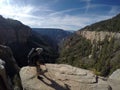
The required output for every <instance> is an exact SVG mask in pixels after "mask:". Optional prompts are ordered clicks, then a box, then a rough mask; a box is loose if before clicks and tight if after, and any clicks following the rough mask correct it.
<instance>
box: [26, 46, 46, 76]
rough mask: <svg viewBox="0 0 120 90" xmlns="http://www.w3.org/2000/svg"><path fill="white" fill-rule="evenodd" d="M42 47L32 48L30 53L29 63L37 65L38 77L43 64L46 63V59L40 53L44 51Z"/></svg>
mask: <svg viewBox="0 0 120 90" xmlns="http://www.w3.org/2000/svg"><path fill="white" fill-rule="evenodd" d="M42 51H43V49H42V48H32V49H31V51H30V52H29V54H28V64H29V65H30V66H36V69H37V77H38V76H39V75H40V73H41V71H42V70H41V68H40V66H41V65H44V60H43V59H42V56H41V55H40V54H41V53H42Z"/></svg>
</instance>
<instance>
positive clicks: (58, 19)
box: [0, 0, 116, 30]
mask: <svg viewBox="0 0 120 90" xmlns="http://www.w3.org/2000/svg"><path fill="white" fill-rule="evenodd" d="M54 1H55V2H57V1H58V0H54ZM82 1H85V2H88V4H89V3H90V1H91V0H82ZM98 6H99V5H98ZM94 7H97V5H88V6H87V7H81V8H72V9H67V10H62V11H57V12H56V11H54V10H52V9H50V8H49V7H46V6H44V5H41V6H39V7H38V6H37V7H36V6H33V5H30V4H28V5H23V6H21V5H17V4H10V2H9V0H7V1H5V0H0V14H1V15H3V16H4V17H7V18H8V17H9V18H14V19H17V20H20V21H22V22H23V23H24V24H26V25H29V26H31V27H40V28H42V27H44V28H47V27H48V28H50V27H51V28H62V29H65V30H78V29H80V28H82V27H84V26H86V25H89V24H92V23H94V22H96V21H100V20H103V19H106V18H108V17H110V16H105V15H102V16H99V15H97V14H96V15H92V14H89V15H87V14H85V15H84V14H83V15H82V14H81V15H69V14H67V13H68V12H72V11H75V10H85V9H86V12H87V11H88V9H90V8H94ZM100 7H101V6H100ZM115 10H116V8H112V9H111V11H110V12H111V13H112V12H115Z"/></svg>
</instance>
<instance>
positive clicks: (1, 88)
mask: <svg viewBox="0 0 120 90" xmlns="http://www.w3.org/2000/svg"><path fill="white" fill-rule="evenodd" d="M8 82H9V80H8V76H7V74H6V69H5V62H4V61H3V60H1V59H0V90H12V87H11V86H10V84H9V83H8Z"/></svg>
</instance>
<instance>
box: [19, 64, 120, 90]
mask: <svg viewBox="0 0 120 90" xmlns="http://www.w3.org/2000/svg"><path fill="white" fill-rule="evenodd" d="M41 68H42V72H41V78H40V79H38V78H37V73H36V68H35V67H34V66H33V67H32V66H26V67H23V68H22V69H21V70H20V77H21V80H22V85H23V88H24V90H119V88H120V81H115V80H114V81H113V80H112V79H106V78H104V77H97V76H96V75H94V74H93V72H92V71H89V70H85V69H81V68H76V67H72V66H70V65H65V64H46V65H45V66H41Z"/></svg>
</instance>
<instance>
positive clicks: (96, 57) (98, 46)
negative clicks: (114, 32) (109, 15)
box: [58, 35, 120, 76]
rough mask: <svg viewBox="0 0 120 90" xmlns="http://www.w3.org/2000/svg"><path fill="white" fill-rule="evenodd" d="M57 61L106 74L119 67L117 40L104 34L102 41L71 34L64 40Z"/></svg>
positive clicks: (118, 44) (119, 50) (119, 54)
mask: <svg viewBox="0 0 120 90" xmlns="http://www.w3.org/2000/svg"><path fill="white" fill-rule="evenodd" d="M62 47H63V48H61V51H60V58H59V59H58V63H66V64H70V65H73V66H76V67H81V68H85V69H91V70H93V71H94V72H95V74H97V75H102V76H107V75H109V74H110V73H111V72H113V71H114V70H116V69H117V68H120V64H119V62H120V59H119V58H120V53H119V52H120V43H119V40H116V39H114V38H110V37H108V36H106V37H105V38H104V40H103V41H94V42H93V43H91V41H90V40H87V39H85V38H84V37H82V36H78V35H73V36H71V37H70V38H69V39H68V40H66V41H65V42H64V45H63V46H62Z"/></svg>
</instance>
